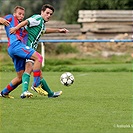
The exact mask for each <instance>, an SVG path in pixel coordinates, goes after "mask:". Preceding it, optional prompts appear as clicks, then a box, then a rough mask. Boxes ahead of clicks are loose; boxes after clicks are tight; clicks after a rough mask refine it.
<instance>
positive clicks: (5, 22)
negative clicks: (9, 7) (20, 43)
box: [0, 17, 10, 26]
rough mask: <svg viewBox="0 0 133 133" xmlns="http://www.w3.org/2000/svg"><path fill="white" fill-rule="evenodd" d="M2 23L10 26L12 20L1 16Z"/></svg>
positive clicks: (0, 21)
mask: <svg viewBox="0 0 133 133" xmlns="http://www.w3.org/2000/svg"><path fill="white" fill-rule="evenodd" d="M0 23H1V24H3V25H5V26H8V25H9V24H10V22H9V21H8V20H6V19H4V18H2V17H0Z"/></svg>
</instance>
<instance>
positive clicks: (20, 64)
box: [13, 56, 25, 72]
mask: <svg viewBox="0 0 133 133" xmlns="http://www.w3.org/2000/svg"><path fill="white" fill-rule="evenodd" d="M13 63H14V67H15V70H16V72H19V71H21V70H25V59H23V58H20V57H18V56H14V58H13Z"/></svg>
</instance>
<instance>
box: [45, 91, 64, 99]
mask: <svg viewBox="0 0 133 133" xmlns="http://www.w3.org/2000/svg"><path fill="white" fill-rule="evenodd" d="M61 94H62V91H58V92H54V94H53V96H48V98H56V97H58V96H60V95H61Z"/></svg>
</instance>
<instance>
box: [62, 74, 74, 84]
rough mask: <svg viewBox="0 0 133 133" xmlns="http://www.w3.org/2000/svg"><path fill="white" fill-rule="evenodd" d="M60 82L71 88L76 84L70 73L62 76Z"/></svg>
mask: <svg viewBox="0 0 133 133" xmlns="http://www.w3.org/2000/svg"><path fill="white" fill-rule="evenodd" d="M60 81H61V83H62V84H63V85H65V86H70V85H72V84H73V83H74V76H73V75H72V74H71V73H70V72H65V73H63V74H62V75H61V76H60Z"/></svg>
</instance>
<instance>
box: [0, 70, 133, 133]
mask: <svg viewBox="0 0 133 133" xmlns="http://www.w3.org/2000/svg"><path fill="white" fill-rule="evenodd" d="M72 73H73V75H74V77H75V82H74V84H73V85H72V86H70V87H66V86H63V85H62V84H61V83H60V81H59V78H60V75H61V74H62V72H43V75H44V77H45V79H46V81H47V82H48V84H49V86H50V87H51V89H52V90H54V91H58V90H62V91H63V94H62V96H60V97H59V98H55V99H49V98H47V97H43V96H40V95H38V94H37V93H35V92H33V94H34V97H33V98H31V99H21V98H20V94H21V85H20V86H19V87H18V88H17V89H16V90H14V91H13V92H12V93H11V95H13V96H14V97H15V99H5V98H1V99H0V133H23V132H25V133H132V131H133V128H132V124H133V123H132V120H133V119H132V114H133V110H132V109H133V102H132V73H131V72H72ZM15 76H16V74H15V73H14V72H1V73H0V81H1V82H0V88H1V90H2V89H3V88H4V87H5V86H6V85H7V83H9V82H10V80H11V79H12V78H13V77H15ZM31 83H32V78H31ZM31 83H30V85H31ZM29 91H31V90H30V89H29Z"/></svg>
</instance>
